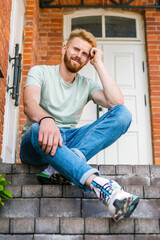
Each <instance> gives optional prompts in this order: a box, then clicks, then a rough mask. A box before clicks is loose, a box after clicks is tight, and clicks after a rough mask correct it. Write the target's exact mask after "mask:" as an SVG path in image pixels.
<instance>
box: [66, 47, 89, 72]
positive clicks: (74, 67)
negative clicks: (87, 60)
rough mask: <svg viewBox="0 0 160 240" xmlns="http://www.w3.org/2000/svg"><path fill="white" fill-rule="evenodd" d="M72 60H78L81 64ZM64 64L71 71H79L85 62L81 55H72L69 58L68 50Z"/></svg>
mask: <svg viewBox="0 0 160 240" xmlns="http://www.w3.org/2000/svg"><path fill="white" fill-rule="evenodd" d="M71 60H76V61H77V62H78V63H79V66H77V65H76V64H74V63H72V62H71ZM64 64H65V66H66V68H67V70H68V71H69V72H71V73H77V72H78V71H79V70H80V69H81V68H82V67H83V66H84V65H85V64H84V63H82V62H81V60H80V58H79V57H71V58H70V59H69V57H68V54H67V51H66V52H65V54H64Z"/></svg>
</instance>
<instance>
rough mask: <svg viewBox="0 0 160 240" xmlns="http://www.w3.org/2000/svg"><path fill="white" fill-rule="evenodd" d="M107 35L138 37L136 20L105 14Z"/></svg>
mask: <svg viewBox="0 0 160 240" xmlns="http://www.w3.org/2000/svg"><path fill="white" fill-rule="evenodd" d="M105 37H120V38H136V37H137V35H136V20H135V19H133V18H126V17H117V16H105Z"/></svg>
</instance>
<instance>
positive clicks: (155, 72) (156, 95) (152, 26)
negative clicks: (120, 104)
mask: <svg viewBox="0 0 160 240" xmlns="http://www.w3.org/2000/svg"><path fill="white" fill-rule="evenodd" d="M145 17H146V38H147V50H148V71H149V85H150V86H149V93H150V103H151V119H152V135H153V153H154V162H155V164H160V10H155V9H154V10H146V14H145Z"/></svg>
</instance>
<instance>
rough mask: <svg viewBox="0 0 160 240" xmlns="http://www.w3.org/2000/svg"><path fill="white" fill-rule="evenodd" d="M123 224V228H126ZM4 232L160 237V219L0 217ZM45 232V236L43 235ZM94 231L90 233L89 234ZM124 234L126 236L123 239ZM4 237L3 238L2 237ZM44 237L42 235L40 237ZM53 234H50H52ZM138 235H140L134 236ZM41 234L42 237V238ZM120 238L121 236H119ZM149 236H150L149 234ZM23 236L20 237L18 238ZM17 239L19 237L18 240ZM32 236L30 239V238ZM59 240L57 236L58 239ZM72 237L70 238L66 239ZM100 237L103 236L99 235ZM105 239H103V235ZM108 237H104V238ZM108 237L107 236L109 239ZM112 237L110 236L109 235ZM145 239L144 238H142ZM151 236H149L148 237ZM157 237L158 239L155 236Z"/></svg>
mask: <svg viewBox="0 0 160 240" xmlns="http://www.w3.org/2000/svg"><path fill="white" fill-rule="evenodd" d="M126 224H127V227H126ZM8 234H30V236H32V234H34V239H43V240H46V239H59V238H56V237H55V238H54V237H53V238H49V237H47V236H49V235H47V234H56V235H55V236H57V237H58V236H59V235H61V236H63V237H66V238H63V237H62V239H68V238H67V236H68V235H70V236H74V238H73V239H76V238H75V237H77V238H78V239H79V237H80V239H83V238H82V236H83V237H85V238H84V239H90V238H89V236H90V237H92V236H95V235H98V236H99V238H93V237H92V238H91V239H101V237H102V236H104V235H111V236H114V238H113V239H116V238H115V236H117V239H126V240H129V239H134V238H132V236H131V234H134V235H135V236H136V237H137V238H136V239H140V240H142V239H144V238H143V236H146V234H155V236H157V237H158V236H159V237H160V219H147V218H144V219H141V218H140V219H137V218H135V219H134V218H130V219H127V220H125V221H124V222H121V223H115V222H114V221H113V220H112V219H109V218H105V217H102V218H94V217H89V218H80V217H75V218H66V217H63V218H61V217H37V218H23V219H22V218H1V219H0V239H3V240H4V239H5V236H7V235H8ZM45 234H46V235H45ZM93 234H94V235H93ZM125 234H129V235H127V236H128V237H129V236H130V237H129V238H126V235H125ZM2 236H4V238H2ZM44 236H45V237H44ZM52 236H54V235H52ZM138 236H142V238H140V237H139V238H138ZM43 237H44V238H43ZM123 237H124V238H123ZM150 237H151V236H150ZM22 239H23V238H22ZM22 239H21V240H22ZM31 239H32V238H31ZM60 239H61V238H60ZM69 239H72V238H69ZM102 239H103V238H102ZM104 239H106V238H104ZM107 239H108V238H107ZM109 239H110V238H109ZM111 239H112V238H111ZM145 239H148V238H145ZM152 239H155V238H152V237H151V238H150V240H152ZM157 239H158V238H157Z"/></svg>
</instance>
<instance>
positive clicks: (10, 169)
mask: <svg viewBox="0 0 160 240" xmlns="http://www.w3.org/2000/svg"><path fill="white" fill-rule="evenodd" d="M94 167H96V168H97V169H99V171H100V172H101V174H102V176H104V177H106V178H109V179H113V180H116V181H117V182H118V183H119V184H120V185H122V186H128V185H138V186H155V187H159V186H160V165H143V166H142V165H116V166H115V165H94ZM44 168H45V166H41V167H39V166H30V165H25V164H4V163H0V174H1V173H6V175H7V176H6V179H8V180H10V181H11V182H12V185H36V184H39V182H38V180H37V178H36V174H37V173H40V172H41V171H42V170H44Z"/></svg>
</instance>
